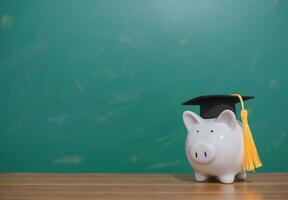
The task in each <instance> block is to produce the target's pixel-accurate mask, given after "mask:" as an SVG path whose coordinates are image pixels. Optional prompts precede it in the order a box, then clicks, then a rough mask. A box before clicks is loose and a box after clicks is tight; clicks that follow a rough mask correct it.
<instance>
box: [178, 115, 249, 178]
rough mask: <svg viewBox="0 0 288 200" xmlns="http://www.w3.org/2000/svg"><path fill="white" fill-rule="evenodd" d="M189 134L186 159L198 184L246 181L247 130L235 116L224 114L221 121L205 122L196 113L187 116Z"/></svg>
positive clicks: (214, 119) (186, 122) (185, 120)
mask: <svg viewBox="0 0 288 200" xmlns="http://www.w3.org/2000/svg"><path fill="white" fill-rule="evenodd" d="M183 120H184V124H185V126H186V128H187V130H188V135H187V139H186V155H187V159H188V161H189V163H190V165H191V166H192V167H193V169H194V171H195V179H196V180H197V181H205V180H207V178H208V177H209V176H216V177H218V179H219V180H220V181H221V182H222V183H232V182H234V179H235V177H237V178H239V179H245V178H246V173H245V172H244V171H243V129H242V126H241V124H240V123H239V122H238V121H237V119H236V117H235V114H234V113H233V112H232V111H230V110H224V111H223V112H222V113H221V114H220V115H219V116H218V117H217V118H212V119H203V118H201V117H200V116H199V115H197V114H196V113H194V112H190V111H185V112H184V113H183Z"/></svg>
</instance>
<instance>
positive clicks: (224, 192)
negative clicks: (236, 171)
mask: <svg viewBox="0 0 288 200" xmlns="http://www.w3.org/2000/svg"><path fill="white" fill-rule="evenodd" d="M0 199H5V200H10V199H17V200H21V199H27V200H28V199H29V200H30V199H31V200H33V199H49V200H54V199H78V200H80V199H101V200H105V199H165V200H167V199H173V200H177V199H213V200H218V199H219V200H220V199H221V200H223V199H253V200H260V199H271V200H276V199H285V200H287V199H288V174H284V173H282V174H281V173H273V174H249V176H248V179H247V180H246V181H242V182H235V183H234V184H221V183H218V182H216V181H215V180H210V181H209V182H206V183H197V182H195V181H194V179H193V176H192V175H191V174H29V173H23V174H21V173H5V174H0Z"/></svg>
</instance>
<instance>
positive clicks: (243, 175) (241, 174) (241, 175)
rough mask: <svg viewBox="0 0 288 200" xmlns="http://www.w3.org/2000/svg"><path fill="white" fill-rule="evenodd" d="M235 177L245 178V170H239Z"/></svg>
mask: <svg viewBox="0 0 288 200" xmlns="http://www.w3.org/2000/svg"><path fill="white" fill-rule="evenodd" d="M236 178H237V179H240V180H245V179H246V172H245V171H243V172H240V173H238V174H237V175H236Z"/></svg>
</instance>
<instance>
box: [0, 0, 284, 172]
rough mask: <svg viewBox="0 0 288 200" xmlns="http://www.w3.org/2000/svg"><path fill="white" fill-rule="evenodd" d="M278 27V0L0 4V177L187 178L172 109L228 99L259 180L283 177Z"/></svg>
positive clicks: (178, 117)
mask: <svg viewBox="0 0 288 200" xmlns="http://www.w3.org/2000/svg"><path fill="white" fill-rule="evenodd" d="M287 22H288V2H287V1H284V0H254V1H248V0H242V1H231V0H220V1H215V0H201V1H200V0H199V1H198V0H197V1H196V0H193V1H192V0H186V1H183V0H162V1H161V0H157V1H156V0H153V1H152V0H145V1H133V0H131V1H129V0H120V1H109V0H107V1H105V0H102V1H100V0H99V1H92V0H91V1H88V0H87V1H81V0H78V1H76V0H66V1H65V0H61V1H59V0H45V1H44V0H42V1H41V0H40V1H39V0H34V1H33V0H27V1H18V0H17V1H16V0H14V1H12V0H9V1H1V2H0V95H1V96H0V97H1V98H0V171H3V172H4V171H5V172H9V171H11V172H25V171H29V172H30V171H31V172H191V171H192V170H191V168H190V167H189V165H188V163H187V161H186V158H185V153H184V146H185V136H186V130H185V128H184V126H183V123H182V113H183V111H184V110H194V111H197V108H192V107H184V106H181V103H182V102H183V101H186V100H188V99H189V98H192V97H195V96H199V95H205V94H231V93H235V92H237V93H241V94H243V95H254V96H255V97H256V98H255V99H254V100H251V101H249V102H247V104H246V105H247V108H248V110H249V111H250V115H249V117H250V118H249V120H250V126H251V129H252V131H253V134H254V139H255V141H256V143H257V145H258V150H259V154H260V155H261V158H262V161H263V163H264V167H263V168H261V169H260V170H259V171H260V172H261V171H288V160H287V154H288V148H287V146H288V123H287V113H288V108H287V99H288V92H287V91H288V79H287V75H288V24H287ZM238 111H239V107H238ZM238 113H239V112H238Z"/></svg>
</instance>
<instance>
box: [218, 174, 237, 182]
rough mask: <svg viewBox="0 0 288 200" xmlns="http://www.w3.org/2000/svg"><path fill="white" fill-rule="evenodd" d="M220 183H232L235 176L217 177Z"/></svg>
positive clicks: (224, 175)
mask: <svg viewBox="0 0 288 200" xmlns="http://www.w3.org/2000/svg"><path fill="white" fill-rule="evenodd" d="M218 178H219V180H220V181H221V183H233V182H234V179H235V174H223V175H222V176H219V177H218Z"/></svg>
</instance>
